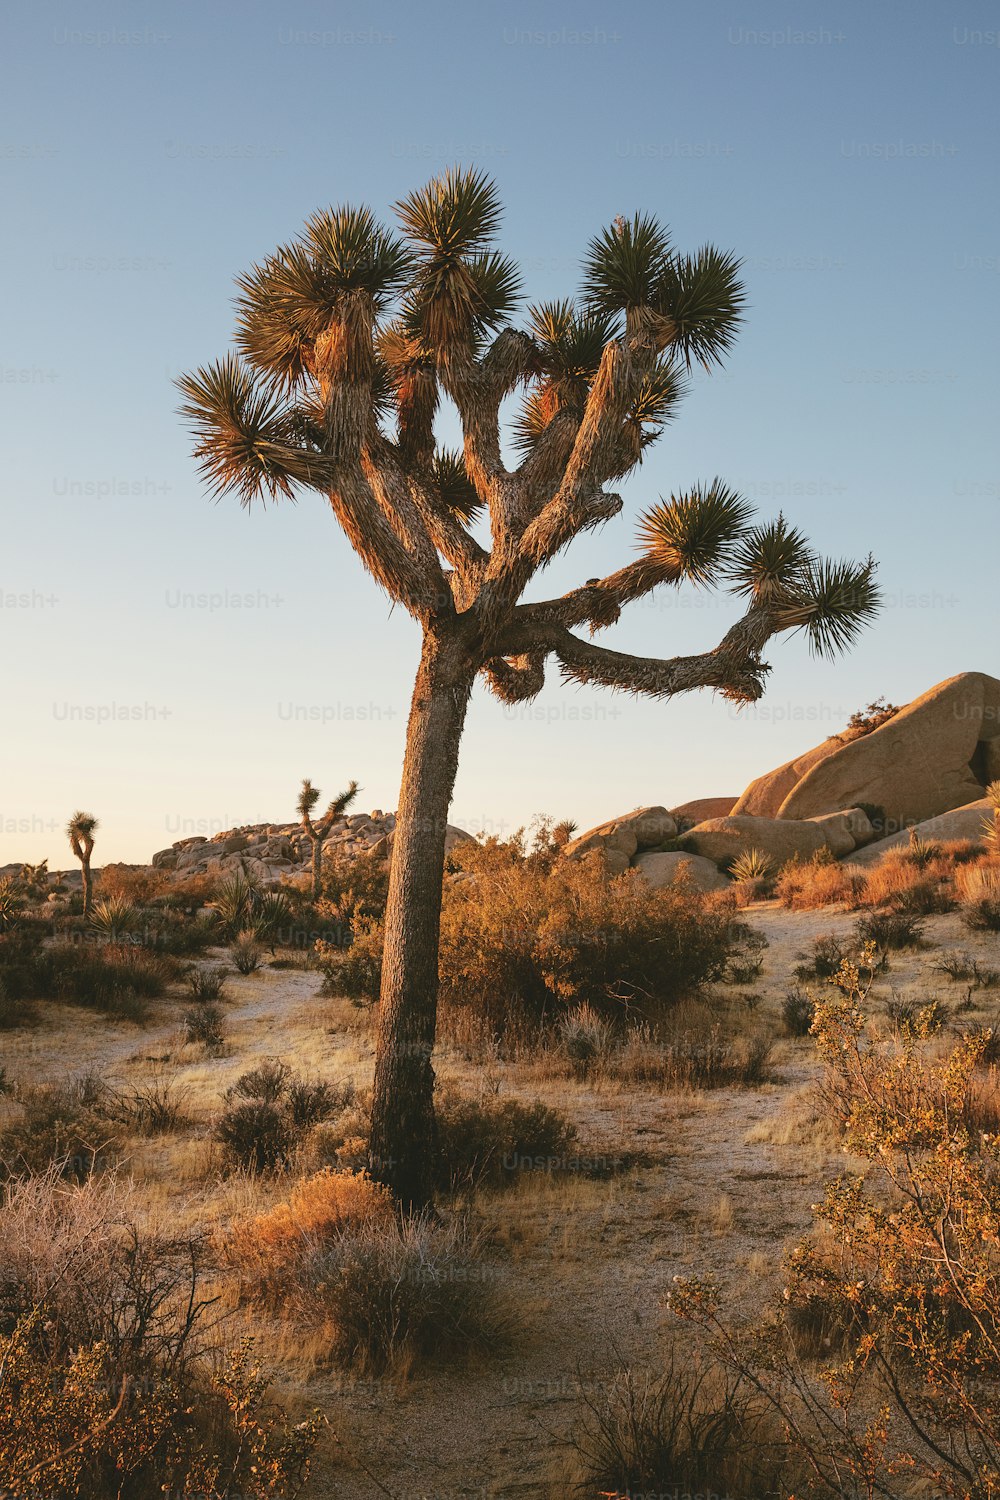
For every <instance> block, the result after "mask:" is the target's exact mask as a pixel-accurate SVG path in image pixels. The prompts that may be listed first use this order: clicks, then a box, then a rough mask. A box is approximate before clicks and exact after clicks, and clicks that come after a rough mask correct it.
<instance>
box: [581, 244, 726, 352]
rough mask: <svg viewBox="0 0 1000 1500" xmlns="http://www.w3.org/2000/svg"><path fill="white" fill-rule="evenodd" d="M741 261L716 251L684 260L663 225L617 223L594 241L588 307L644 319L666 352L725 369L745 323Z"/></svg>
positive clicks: (586, 275)
mask: <svg viewBox="0 0 1000 1500" xmlns="http://www.w3.org/2000/svg"><path fill="white" fill-rule="evenodd" d="M739 268H740V262H739V260H738V259H737V258H736V257H735V256H733V255H729V254H727V253H726V252H724V251H721V250H716V249H715V248H714V247H713V246H711V245H706V246H704V248H703V249H701V250H699V251H698V252H697V254H695V255H678V254H676V253H675V252H674V250H673V249H672V248H671V244H670V238H669V235H668V233H667V231H666V230H665V229H664V228H663V227H662V226H661V225H660V224H658V223H657V221H656V220H655V219H651V218H648V217H646V216H645V215H640V214H636V215H635V217H634V218H632V219H617V220H616V221H615V223H614V225H613V226H612V227H611V228H610V229H605V230H603V231H602V233H601V234H599V235H598V236H597V237H596V238H595V239H593V240H591V242H590V247H589V250H588V252H587V258H586V260H585V262H584V268H583V289H584V295H585V297H586V299H587V303H588V306H590V307H591V308H592V309H593V310H594V311H595V312H600V313H603V314H605V315H606V316H612V315H614V314H616V313H625V314H626V315H627V317H629V319H630V326H631V319H632V318H633V317H636V316H639V315H644V316H645V318H646V323H647V327H648V328H649V330H650V332H651V333H652V334H653V337H654V338H655V340H656V346H657V347H658V348H661V349H666V348H668V347H672V348H673V349H674V350H675V351H676V353H678V354H679V355H680V356H681V357H682V358H683V359H684V361H685V363H686V364H688V365H690V364H691V362H692V361H693V360H698V361H700V362H701V363H702V364H704V365H706V366H707V365H710V364H718V363H721V361H722V359H723V358H724V356H725V355H726V354H727V353H728V351H729V349H730V348H731V347H732V344H733V342H734V340H735V337H736V333H737V331H738V329H739V325H740V322H741V321H742V315H743V306H744V300H745V299H744V290H743V284H742V282H741V281H740V279H739Z"/></svg>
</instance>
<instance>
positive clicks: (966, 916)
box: [955, 863, 1000, 932]
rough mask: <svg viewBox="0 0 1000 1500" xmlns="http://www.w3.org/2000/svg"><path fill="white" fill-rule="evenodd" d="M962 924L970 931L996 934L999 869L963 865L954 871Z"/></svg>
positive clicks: (999, 910)
mask: <svg viewBox="0 0 1000 1500" xmlns="http://www.w3.org/2000/svg"><path fill="white" fill-rule="evenodd" d="M955 885H956V889H957V892H958V898H959V905H960V908H961V912H962V921H963V922H964V923H965V925H966V927H968V928H969V929H970V931H972V932H1000V866H998V865H996V864H991V863H979V864H974V865H965V866H963V867H962V868H961V869H960V870H958V871H957V872H956V876H955Z"/></svg>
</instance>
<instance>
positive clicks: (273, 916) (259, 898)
mask: <svg viewBox="0 0 1000 1500" xmlns="http://www.w3.org/2000/svg"><path fill="white" fill-rule="evenodd" d="M291 920H292V908H291V906H290V905H289V902H288V898H287V897H286V896H285V895H284V894H283V893H282V892H281V891H261V892H257V893H255V894H254V896H253V898H252V900H251V902H250V913H249V924H248V925H249V931H250V932H251V933H252V934H253V936H254V937H255V938H256V939H257V941H258V942H259V943H263V944H264V945H265V947H267V948H270V950H271V952H272V953H273V952H274V950H275V947H276V946H277V944H278V942H279V941H280V940H281V938H282V936H283V934H284V933H285V932H286V931H287V930H288V929H289V927H290V926H291Z"/></svg>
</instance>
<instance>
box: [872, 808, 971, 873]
mask: <svg viewBox="0 0 1000 1500" xmlns="http://www.w3.org/2000/svg"><path fill="white" fill-rule="evenodd" d="M992 811H993V803H992V802H991V801H990V799H989V798H988V797H980V798H979V799H978V801H976V802H970V803H969V804H968V805H967V806H966V807H953V808H952V809H951V811H950V812H945V813H939V814H938V816H937V817H936V818H928V819H926V821H925V822H923V823H915V824H914V825H913V827H912V829H904V831H903V832H902V833H894V834H892V835H891V836H890V837H889V838H887V839H879V841H878V843H877V844H869V845H868V847H867V849H863V850H862V851H861V852H860V853H858V854H856V855H854V856H853V857H852V860H851V863H852V864H858V865H873V864H877V862H878V861H879V860H880V859H881V858H882V855H883V854H886V853H888V851H889V850H890V849H898V848H900V847H905V845H906V844H908V843H909V842H910V835H911V833H912V834H914V835H915V836H916V837H917V838H919V839H921V840H922V841H923V842H924V843H931V842H937V843H940V842H942V841H944V840H948V839H971V840H973V841H974V842H975V843H981V842H982V841H983V820H984V819H985V818H987V817H989V815H990V814H991V813H992Z"/></svg>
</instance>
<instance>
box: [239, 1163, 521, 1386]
mask: <svg viewBox="0 0 1000 1500" xmlns="http://www.w3.org/2000/svg"><path fill="white" fill-rule="evenodd" d="M482 1251H483V1245H482V1242H481V1241H480V1239H479V1238H478V1237H477V1236H476V1235H474V1234H473V1233H472V1232H471V1231H470V1229H469V1227H468V1225H467V1224H466V1223H465V1222H464V1221H463V1220H461V1219H458V1220H454V1221H452V1222H451V1223H449V1224H441V1223H439V1222H432V1221H431V1220H429V1219H427V1218H414V1217H411V1218H408V1219H404V1220H400V1219H399V1217H398V1214H397V1212H396V1209H395V1207H394V1205H393V1202H392V1199H391V1197H390V1196H389V1194H388V1192H387V1191H386V1189H385V1188H383V1187H381V1186H379V1185H378V1184H376V1183H374V1182H372V1181H371V1179H370V1178H369V1177H367V1176H366V1175H365V1173H363V1172H331V1171H321V1172H318V1173H316V1174H314V1175H313V1176H310V1177H308V1178H306V1179H304V1180H303V1181H301V1182H299V1183H297V1184H296V1186H295V1187H294V1188H293V1190H292V1192H291V1194H290V1195H289V1198H288V1200H287V1202H284V1203H280V1204H278V1205H277V1206H276V1207H275V1208H274V1209H272V1210H271V1211H270V1212H269V1213H266V1214H262V1215H259V1216H258V1217H256V1218H253V1219H249V1220H247V1221H244V1222H243V1223H239V1224H237V1225H236V1226H235V1227H234V1229H233V1230H232V1232H231V1234H230V1236H229V1239H228V1241H227V1243H226V1245H225V1253H226V1254H227V1256H228V1258H229V1259H230V1261H231V1263H232V1264H234V1265H235V1266H236V1268H237V1269H238V1270H239V1272H240V1276H241V1284H242V1288H243V1293H244V1295H245V1296H247V1297H249V1298H250V1299H251V1300H257V1301H261V1302H263V1303H264V1304H265V1305H268V1306H272V1307H280V1308H281V1309H282V1310H283V1311H284V1312H285V1313H286V1314H290V1315H291V1316H292V1317H293V1318H294V1319H295V1320H296V1321H301V1322H302V1323H304V1324H308V1326H310V1327H311V1328H315V1327H316V1326H317V1323H318V1324H319V1326H320V1327H321V1328H322V1329H323V1331H324V1333H325V1335H326V1337H327V1339H328V1341H329V1350H330V1355H331V1357H332V1358H333V1359H334V1360H336V1361H337V1362H338V1363H340V1364H343V1365H345V1366H347V1367H348V1368H350V1369H352V1370H356V1371H360V1372H362V1373H363V1372H366V1371H372V1372H381V1371H382V1370H384V1369H385V1368H386V1367H388V1366H391V1365H392V1364H394V1363H395V1362H397V1361H400V1360H401V1361H403V1362H405V1363H406V1364H407V1365H409V1364H410V1363H412V1361H413V1359H414V1358H417V1357H427V1356H437V1357H453V1356H454V1355H456V1354H460V1353H463V1352H464V1351H466V1350H468V1349H470V1348H474V1347H488V1346H490V1345H492V1344H494V1343H496V1342H497V1341H498V1340H499V1339H500V1338H501V1337H502V1336H503V1335H504V1333H505V1331H506V1326H507V1322H508V1314H507V1312H506V1308H505V1307H504V1305H503V1299H502V1298H501V1297H500V1296H499V1294H498V1277H497V1272H496V1268H495V1267H494V1266H493V1265H492V1264H490V1263H488V1262H485V1261H484V1259H483V1254H482Z"/></svg>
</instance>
